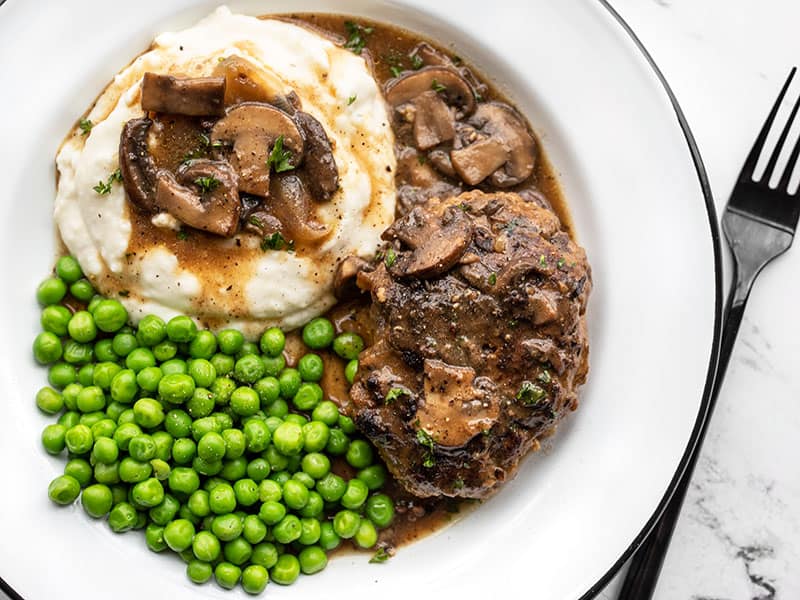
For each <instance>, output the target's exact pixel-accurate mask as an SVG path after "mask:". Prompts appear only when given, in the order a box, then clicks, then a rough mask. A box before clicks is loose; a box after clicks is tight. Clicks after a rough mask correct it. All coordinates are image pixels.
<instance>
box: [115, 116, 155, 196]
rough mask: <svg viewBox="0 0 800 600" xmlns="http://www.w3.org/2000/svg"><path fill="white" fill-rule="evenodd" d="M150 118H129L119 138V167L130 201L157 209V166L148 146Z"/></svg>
mask: <svg viewBox="0 0 800 600" xmlns="http://www.w3.org/2000/svg"><path fill="white" fill-rule="evenodd" d="M152 125H153V121H151V120H150V119H147V118H143V119H131V120H130V121H128V122H127V123H125V126H124V127H123V128H122V133H121V134H120V138H119V170H120V173H121V174H122V184H123V186H124V187H125V192H126V193H127V194H128V198H130V200H131V202H133V204H134V206H136V207H137V208H139V209H141V210H144V211H146V212H152V211H154V210H156V205H155V185H156V166H155V162H154V161H153V157H152V156H151V155H150V151H149V149H148V147H147V134H148V133H149V131H150V127H151V126H152Z"/></svg>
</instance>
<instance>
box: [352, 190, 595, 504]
mask: <svg viewBox="0 0 800 600" xmlns="http://www.w3.org/2000/svg"><path fill="white" fill-rule="evenodd" d="M383 237H384V239H385V240H386V241H387V242H388V244H387V246H386V248H385V250H384V252H383V256H382V257H378V258H376V260H375V261H374V262H373V263H372V264H371V265H369V266H367V267H366V268H365V269H363V270H361V271H360V272H359V273H358V276H357V282H358V285H359V287H360V288H361V289H363V290H366V291H368V292H369V293H370V294H371V296H372V308H371V310H372V311H373V318H374V320H375V324H376V332H375V340H377V342H376V343H375V344H374V345H373V346H371V347H369V348H368V349H367V350H365V351H364V352H363V353H362V354H361V357H360V363H359V371H358V375H357V378H356V381H355V382H354V385H353V387H352V389H351V392H350V394H351V405H350V406H348V407H346V408H345V410H346V411H348V412H349V413H350V415H351V416H352V417H353V418H354V420H355V422H356V424H357V426H358V427H359V428H360V429H361V431H362V432H363V433H364V434H365V435H366V436H367V437H368V438H369V439H370V440H371V441H372V442H373V443H374V444H375V445H376V446H377V448H378V449H379V451H380V453H381V455H382V456H383V459H384V460H385V461H386V464H387V466H388V467H389V469H390V470H391V472H392V474H393V475H394V476H395V477H396V478H397V480H398V481H399V482H400V483H401V484H402V485H403V486H404V487H405V488H406V489H407V490H408V491H409V492H411V493H412V494H414V495H416V496H421V497H428V496H438V495H445V496H457V497H465V498H481V497H485V496H487V495H488V494H490V493H491V492H492V491H493V490H495V489H496V487H497V486H498V485H499V484H500V483H502V482H503V481H505V480H507V479H509V478H510V477H512V476H513V475H514V473H515V471H516V469H517V466H518V464H519V461H520V459H521V458H522V457H523V456H524V455H525V454H526V453H527V452H528V451H530V450H531V449H532V448H536V447H538V445H539V442H538V440H539V439H540V438H541V437H543V436H544V435H547V434H549V433H551V432H552V431H553V429H554V427H555V426H556V424H557V423H558V422H559V420H560V419H561V418H563V417H564V415H565V414H566V413H568V412H570V411H572V410H574V409H575V408H577V404H578V398H577V388H578V386H579V385H580V384H582V383H583V382H584V381H585V379H586V374H587V371H588V341H587V335H586V323H585V310H586V302H587V297H588V295H589V291H590V289H591V274H590V268H589V265H588V264H587V262H586V255H585V253H584V251H583V249H582V248H581V247H579V246H578V245H577V244H575V243H574V242H573V241H572V240H571V239H570V237H569V235H568V234H567V233H566V232H565V231H564V230H563V229H562V227H561V223H560V222H559V219H558V217H557V216H556V215H555V214H553V213H552V212H551V211H549V210H547V209H545V208H541V207H539V206H537V205H535V204H533V203H530V202H526V201H525V200H524V199H523V198H521V197H520V196H519V195H517V194H513V193H491V194H487V193H483V192H479V191H473V192H467V193H463V194H461V195H459V196H455V197H452V198H448V199H446V200H440V199H438V198H434V199H431V200H430V201H429V202H427V203H426V204H424V205H421V206H417V207H415V208H414V209H413V210H412V211H411V212H410V213H408V214H407V215H405V216H404V217H402V218H400V219H399V220H398V221H396V222H395V224H394V225H392V227H391V228H389V229H388V230H387V231H386V232H385V233H384V235H383Z"/></svg>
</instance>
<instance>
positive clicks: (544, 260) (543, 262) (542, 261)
mask: <svg viewBox="0 0 800 600" xmlns="http://www.w3.org/2000/svg"><path fill="white" fill-rule="evenodd" d="M539 265H540V266H542V267H546V266H547V258H546V257H545V255H544V254H542V255H541V256H540V257H539Z"/></svg>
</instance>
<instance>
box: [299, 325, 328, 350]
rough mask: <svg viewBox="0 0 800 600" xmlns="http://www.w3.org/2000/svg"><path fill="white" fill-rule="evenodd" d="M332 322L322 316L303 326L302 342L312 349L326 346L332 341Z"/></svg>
mask: <svg viewBox="0 0 800 600" xmlns="http://www.w3.org/2000/svg"><path fill="white" fill-rule="evenodd" d="M334 333H335V332H334V329H333V323H331V322H330V321H329V320H328V319H326V318H324V317H317V318H316V319H312V320H311V321H309V322H308V323H307V324H306V325H305V327H303V342H304V343H305V345H306V346H308V347H309V348H312V349H313V350H319V349H322V348H327V347H328V346H330V345H331V343H332V342H333V336H334Z"/></svg>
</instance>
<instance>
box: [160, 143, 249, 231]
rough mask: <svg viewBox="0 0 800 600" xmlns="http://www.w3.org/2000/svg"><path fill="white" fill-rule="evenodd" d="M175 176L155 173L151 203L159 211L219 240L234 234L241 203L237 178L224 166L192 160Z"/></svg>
mask: <svg viewBox="0 0 800 600" xmlns="http://www.w3.org/2000/svg"><path fill="white" fill-rule="evenodd" d="M176 175H177V177H176ZM176 175H173V174H172V173H170V172H169V171H165V170H162V171H160V172H159V173H158V180H157V184H156V194H155V199H156V204H157V205H158V206H159V207H160V208H162V209H163V210H166V211H167V212H169V213H170V214H171V215H172V216H174V217H175V218H176V219H178V220H180V221H182V222H184V223H186V224H187V225H189V226H190V227H194V228H195V229H201V230H203V231H208V232H209V233H214V234H216V235H221V236H223V237H231V236H232V235H233V234H235V233H236V231H237V229H238V227H239V213H240V211H241V202H240V201H239V192H238V191H237V187H238V177H237V175H236V172H235V171H234V170H233V169H232V168H231V166H230V165H229V164H228V163H226V162H221V161H214V160H207V159H198V160H193V161H190V162H189V163H187V164H185V165H183V166H182V167H181V168H180V169H178V172H177V174H176Z"/></svg>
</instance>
